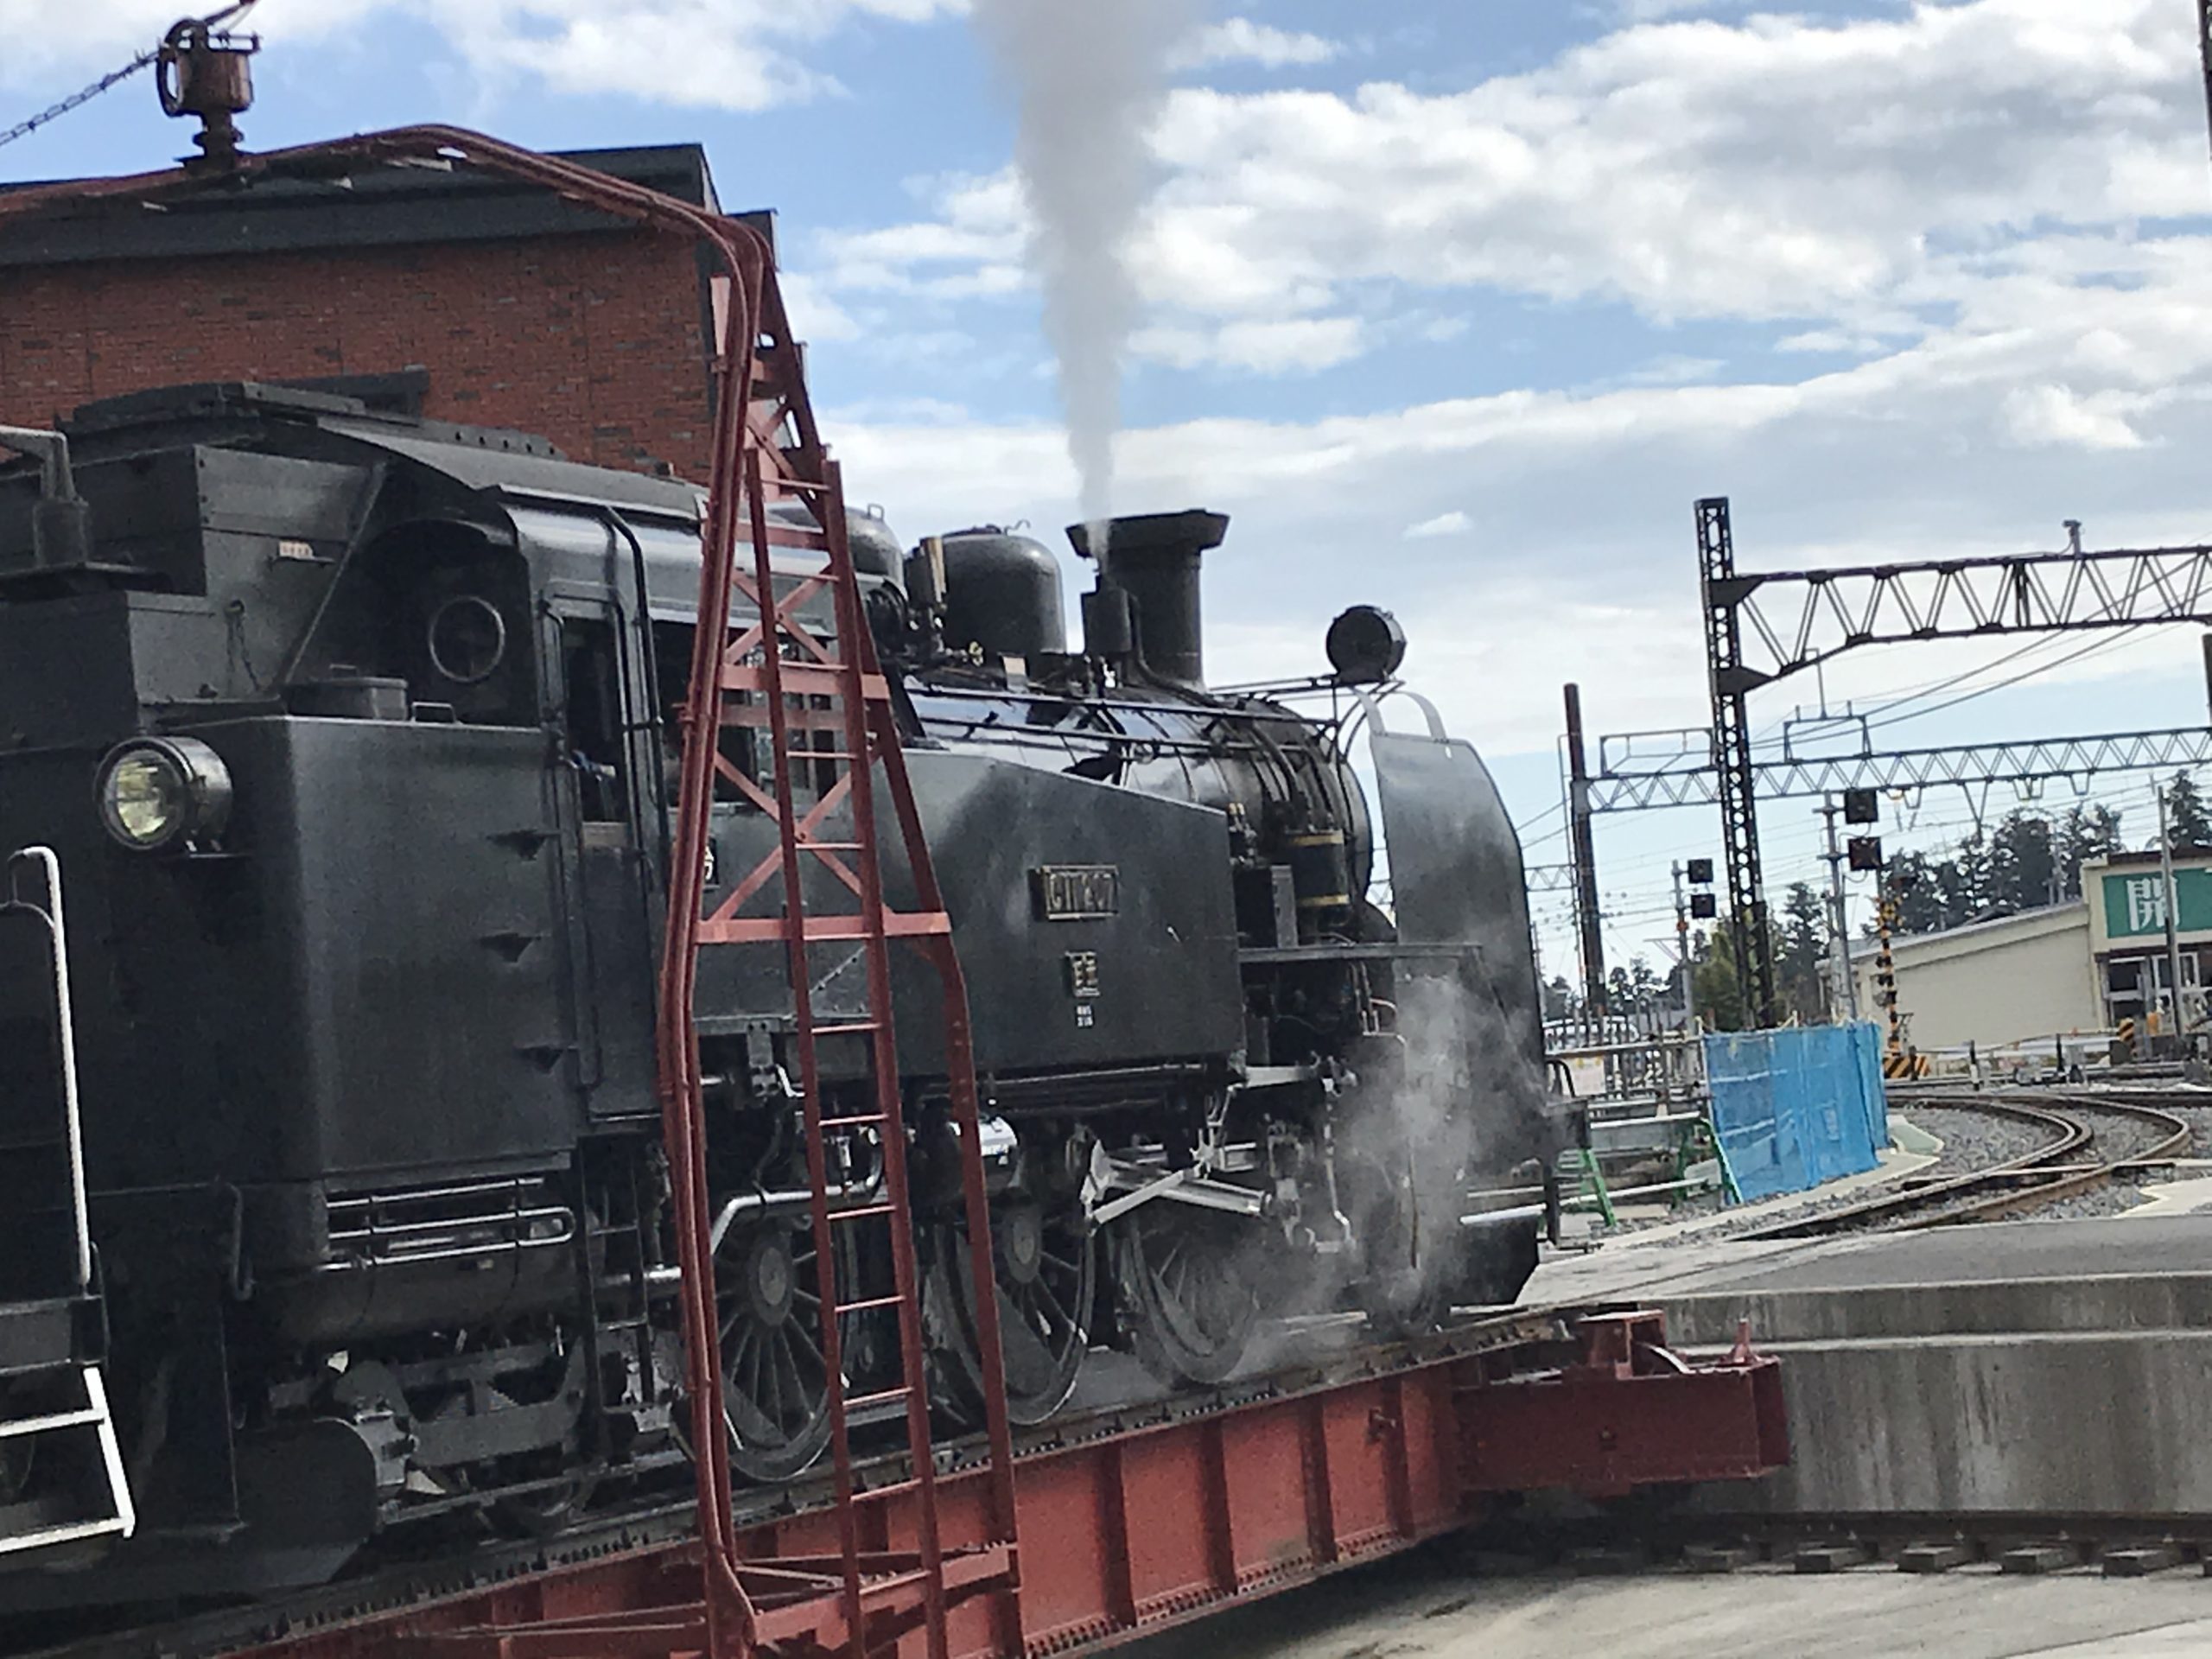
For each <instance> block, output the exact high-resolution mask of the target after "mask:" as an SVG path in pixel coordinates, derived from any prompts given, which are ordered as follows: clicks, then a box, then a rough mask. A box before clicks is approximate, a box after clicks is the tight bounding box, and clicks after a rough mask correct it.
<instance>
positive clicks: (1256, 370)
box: [1129, 317, 1362, 374]
mask: <svg viewBox="0 0 2212 1659" xmlns="http://www.w3.org/2000/svg"><path fill="white" fill-rule="evenodd" d="M1361 334H1362V330H1361V328H1360V324H1359V319H1358V318H1357V317H1286V318H1283V319H1281V321H1265V320H1260V319H1253V318H1245V319H1242V320H1240V321H1235V322H1231V323H1228V324H1226V325H1224V326H1223V327H1217V328H1196V327H1152V328H1142V329H1140V330H1138V331H1137V333H1136V334H1135V336H1134V337H1133V338H1132V339H1131V340H1130V342H1129V344H1130V346H1131V347H1132V348H1133V349H1134V350H1135V352H1136V353H1137V355H1138V356H1139V357H1143V358H1149V359H1153V360H1154V361H1155V362H1160V363H1167V364H1172V365H1173V366H1175V367H1177V368H1179V369H1195V368H1204V367H1209V366H1215V367H1221V368H1230V369H1242V370H1244V371H1246V372H1249V373H1253V374H1290V373H1300V372H1303V373H1312V372H1315V371H1317V370H1320V369H1327V368H1333V367H1335V366H1336V365H1338V364H1339V363H1344V362H1347V361H1349V360H1350V359H1352V358H1355V357H1357V356H1358V355H1359V353H1360V349H1361Z"/></svg>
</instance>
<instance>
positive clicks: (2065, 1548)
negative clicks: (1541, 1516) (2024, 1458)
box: [1471, 1510, 2212, 1578]
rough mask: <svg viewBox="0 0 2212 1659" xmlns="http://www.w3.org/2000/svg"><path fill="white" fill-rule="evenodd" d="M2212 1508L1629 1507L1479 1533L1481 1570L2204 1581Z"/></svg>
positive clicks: (2208, 1572)
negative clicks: (1860, 1510) (1869, 1510)
mask: <svg viewBox="0 0 2212 1659" xmlns="http://www.w3.org/2000/svg"><path fill="white" fill-rule="evenodd" d="M2208 1538H2212V1516H2202V1515H2188V1514H2146V1515H2128V1514H2080V1515H2075V1514H2060V1513H2056V1512H2043V1513H2029V1514H1999V1513H1987V1512H1960V1513H1923V1512H1920V1511H1911V1510H1897V1511H1894V1512H1887V1513H1878V1514H1849V1515H1841V1514H1840V1515H1826V1514H1816V1513H1806V1514H1779V1515H1742V1516H1717V1515H1711V1516H1709V1515H1699V1514H1694V1513H1691V1514H1684V1513H1681V1512H1680V1511H1674V1510H1668V1511H1647V1512H1643V1513H1635V1512H1630V1513H1627V1514H1624V1515H1617V1516H1611V1517H1607V1518H1604V1519H1600V1520H1597V1521H1593V1522H1581V1523H1569V1524H1566V1525H1562V1526H1559V1527H1556V1528H1553V1529H1543V1528H1531V1527H1529V1526H1527V1525H1523V1526H1522V1527H1521V1528H1520V1529H1518V1530H1517V1531H1516V1533H1514V1534H1513V1535H1510V1536H1507V1535H1497V1534H1491V1535H1485V1534H1484V1533H1483V1532H1478V1533H1476V1534H1475V1535H1473V1536H1472V1538H1471V1543H1472V1545H1473V1547H1474V1548H1477V1549H1478V1550H1483V1551H1484V1561H1485V1565H1486V1568H1487V1570H1489V1571H1491V1572H1493V1573H1496V1572H1510V1571H1514V1570H1516V1568H1517V1569H1518V1570H1519V1571H1522V1572H1529V1573H1548V1572H1552V1571H1555V1570H1557V1569H1560V1568H1565V1569H1566V1570H1567V1571H1568V1572H1570V1573H1573V1572H1577V1571H1581V1572H1590V1573H1607V1574H1611V1573H1620V1572H1624V1571H1629V1572H1635V1571H1648V1572H1653V1573H1669V1572H1683V1571H1687V1572H1692V1573H1727V1572H1737V1571H1744V1570H1751V1571H1758V1570H1762V1569H1763V1570H1766V1571H1773V1570H1777V1569H1779V1570H1782V1571H1795V1572H1798V1573H1840V1572H1848V1571H1853V1570H1857V1569H1882V1568H1885V1569H1887V1570H1889V1571H1891V1572H1904V1573H1946V1572H1949V1571H1951V1570H1953V1569H1955V1568H1967V1569H1972V1568H1975V1567H1980V1568H1984V1569H1988V1568H1995V1569H1997V1570H1998V1571H2000V1572H2003V1573H2030V1574H2032V1573H2062V1572H2070V1571H2078V1570H2082V1569H2094V1570H2099V1571H2101V1572H2102V1573H2103V1574H2104V1575H2105V1576H2106V1577H2107V1578H2143V1577H2147V1576H2149V1575H2150V1574H2152V1573H2159V1572H2164V1571H2166V1570H2168V1569H2171V1568H2176V1567H2179V1568H2184V1569H2187V1570H2188V1571H2190V1572H2192V1573H2203V1574H2204V1575H2205V1576H2206V1577H2212V1546H2208V1545H2207V1543H2206V1540H2207V1539H2208Z"/></svg>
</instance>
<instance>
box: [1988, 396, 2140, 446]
mask: <svg viewBox="0 0 2212 1659" xmlns="http://www.w3.org/2000/svg"><path fill="white" fill-rule="evenodd" d="M2144 402H2145V400H2144V399H2143V398H2141V397H2129V396H2128V395H2127V394H2126V393H2115V392H2109V391H2107V392H2101V393H2099V394H2097V395H2096V396H2094V397H2082V396H2081V395H2080V394H2079V393H2077V392H2076V391H2075V390H2074V388H2073V387H2071V386H2055V385H2040V386H2020V387H2017V388H2015V389H2014V390H2013V391H2011V392H2009V393H2007V394H2006V396H2005V407H2004V411H2003V416H2004V422H2005V429H2006V431H2007V432H2009V433H2010V434H2011V435H2012V439H2013V441H2014V442H2018V443H2024V444H2072V445H2075V446H2077V447H2079V448H2083V449H2137V448H2141V447H2142V445H2143V435H2142V434H2141V433H2139V432H2138V431H2137V430H2136V429H2134V428H2133V427H2132V426H2130V425H2129V424H2128V423H2127V419H2126V415H2125V414H2123V413H2122V412H2121V411H2122V410H2123V409H2126V408H2131V407H2132V408H2140V407H2142V406H2143V404H2144Z"/></svg>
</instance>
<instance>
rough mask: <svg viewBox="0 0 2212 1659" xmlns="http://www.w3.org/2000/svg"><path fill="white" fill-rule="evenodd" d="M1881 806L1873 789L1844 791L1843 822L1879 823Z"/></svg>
mask: <svg viewBox="0 0 2212 1659" xmlns="http://www.w3.org/2000/svg"><path fill="white" fill-rule="evenodd" d="M1881 820H1882V813H1881V805H1880V803H1879V802H1878V800H1877V799H1876V798H1875V794H1874V791H1872V790H1871V789H1847V790H1845V791H1843V821H1844V822H1845V823H1880V822H1881Z"/></svg>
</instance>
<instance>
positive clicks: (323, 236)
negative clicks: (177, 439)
mask: <svg viewBox="0 0 2212 1659" xmlns="http://www.w3.org/2000/svg"><path fill="white" fill-rule="evenodd" d="M556 154H557V155H558V156H559V157H560V159H562V160H563V161H571V162H581V163H582V164H583V165H584V166H586V167H590V168H596V169H597V170H598V171H600V172H601V173H607V174H610V175H613V176H614V177H615V178H618V179H623V180H626V181H629V182H631V183H632V184H642V185H646V186H649V187H650V188H653V189H656V190H659V191H661V192H663V193H664V194H668V195H671V196H674V197H676V198H677V199H678V200H683V201H688V202H692V203H694V204H696V205H697V206H700V207H708V208H712V209H714V210H715V211H716V212H720V211H721V205H720V203H719V202H718V201H717V200H716V199H715V181H714V178H713V175H711V174H710V173H709V171H708V169H707V153H706V151H705V149H702V147H701V146H699V145H697V144H653V145H646V146H643V147H640V148H637V149H573V150H563V151H558V152H556ZM210 186H211V188H208V189H207V191H205V192H202V193H200V194H190V195H182V196H171V197H168V198H167V199H166V200H165V201H164V203H163V206H162V212H160V213H149V212H147V211H146V210H145V209H144V207H143V206H142V205H140V204H139V203H137V202H135V201H114V202H106V203H101V204H97V205H87V206H86V207H76V208H70V209H67V210H57V211H56V212H54V213H50V214H41V215H40V216H38V217H37V218H35V219H32V220H30V221H29V222H28V223H25V224H21V225H15V226H10V229H9V232H8V236H7V238H6V239H5V241H4V242H0V270H9V269H13V268H20V267H25V266H41V265H68V264H86V263H89V262H91V261H94V260H106V259H177V258H190V257H212V256H219V255H223V254H261V253H293V252H302V251H313V250H317V249H336V248H362V247H393V246H403V245H408V244H411V243H425V242H478V241H492V240H502V239H507V238H521V237H538V236H565V235H579V234H586V233H590V232H607V231H622V230H626V229H628V228H629V225H628V223H627V221H626V220H623V219H617V218H614V217H613V216H612V215H609V214H607V213H594V212H593V211H591V210H590V209H588V208H586V207H579V206H577V205H576V204H575V203H574V202H569V201H563V200H561V199H560V198H559V197H557V196H556V195H554V194H551V193H550V192H549V191H547V190H545V189H544V188H542V187H540V186H537V185H532V184H524V183H519V182H515V181H508V180H503V179H496V178H491V177H487V176H486V175H482V174H478V173H469V172H460V173H454V172H448V171H442V170H441V169H439V168H425V167H397V166H386V165H378V164H368V165H364V166H362V167H360V168H358V169H355V170H353V171H352V172H349V173H347V174H346V175H343V176H341V177H338V178H334V179H329V180H307V179H302V178H298V177H285V178H272V179H263V180H257V181H254V182H253V183H251V185H249V186H247V187H245V188H238V186H236V185H235V184H233V183H232V182H231V181H226V180H221V179H220V178H219V175H211V180H210ZM28 188H33V187H32V186H30V185H29V184H27V183H26V184H7V185H0V190H19V189H28ZM738 217H739V218H740V219H742V220H743V221H744V222H745V223H746V224H747V226H750V227H751V228H752V229H753V230H754V231H756V232H759V233H760V235H761V236H763V237H765V238H767V239H768V244H769V246H770V248H771V249H773V247H774V245H775V219H774V215H773V214H772V213H765V212H763V213H741V214H739V215H738Z"/></svg>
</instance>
